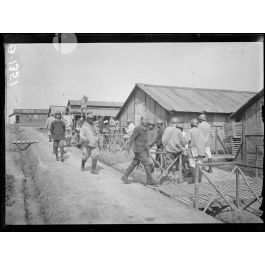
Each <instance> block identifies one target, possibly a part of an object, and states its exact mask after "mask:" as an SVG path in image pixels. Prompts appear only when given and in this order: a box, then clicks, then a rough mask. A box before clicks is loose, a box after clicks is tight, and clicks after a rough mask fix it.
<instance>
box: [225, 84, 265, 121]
mask: <svg viewBox="0 0 265 265" xmlns="http://www.w3.org/2000/svg"><path fill="white" fill-rule="evenodd" d="M263 96H264V88H263V89H262V90H261V91H260V92H258V93H257V94H256V95H255V96H253V97H252V98H250V99H249V100H248V101H247V102H246V103H245V104H243V105H242V106H241V107H240V108H239V109H237V110H236V111H235V112H234V113H232V114H231V116H230V118H231V119H235V120H236V121H238V120H239V119H240V118H241V115H242V114H243V112H244V111H245V110H246V109H247V108H248V107H250V106H251V105H252V104H254V103H255V102H256V101H257V100H259V99H260V98H262V97H263Z"/></svg>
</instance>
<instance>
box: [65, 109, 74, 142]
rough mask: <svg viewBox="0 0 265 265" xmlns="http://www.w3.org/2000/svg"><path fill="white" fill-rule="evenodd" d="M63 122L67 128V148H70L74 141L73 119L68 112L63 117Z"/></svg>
mask: <svg viewBox="0 0 265 265" xmlns="http://www.w3.org/2000/svg"><path fill="white" fill-rule="evenodd" d="M63 121H64V122H65V127H66V133H65V141H66V146H68V147H69V146H70V143H71V139H72V127H73V118H72V115H71V114H70V113H69V111H68V110H66V115H64V116H63Z"/></svg>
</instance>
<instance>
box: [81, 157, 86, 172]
mask: <svg viewBox="0 0 265 265" xmlns="http://www.w3.org/2000/svg"><path fill="white" fill-rule="evenodd" d="M85 163H86V162H85V161H84V160H83V159H82V162H81V171H85Z"/></svg>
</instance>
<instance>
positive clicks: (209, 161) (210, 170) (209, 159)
mask: <svg viewBox="0 0 265 265" xmlns="http://www.w3.org/2000/svg"><path fill="white" fill-rule="evenodd" d="M212 162H213V159H212V158H208V163H212ZM207 171H208V173H213V171H212V166H209V169H208V170H207Z"/></svg>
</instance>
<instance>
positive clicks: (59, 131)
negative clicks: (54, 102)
mask: <svg viewBox="0 0 265 265" xmlns="http://www.w3.org/2000/svg"><path fill="white" fill-rule="evenodd" d="M50 131H51V135H52V139H53V150H54V153H55V155H56V161H59V157H58V147H60V153H61V161H62V162H63V161H64V158H63V154H64V139H65V123H64V122H63V121H62V114H61V113H60V112H59V111H57V112H56V113H55V120H54V121H53V122H52V123H51V128H50Z"/></svg>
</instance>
